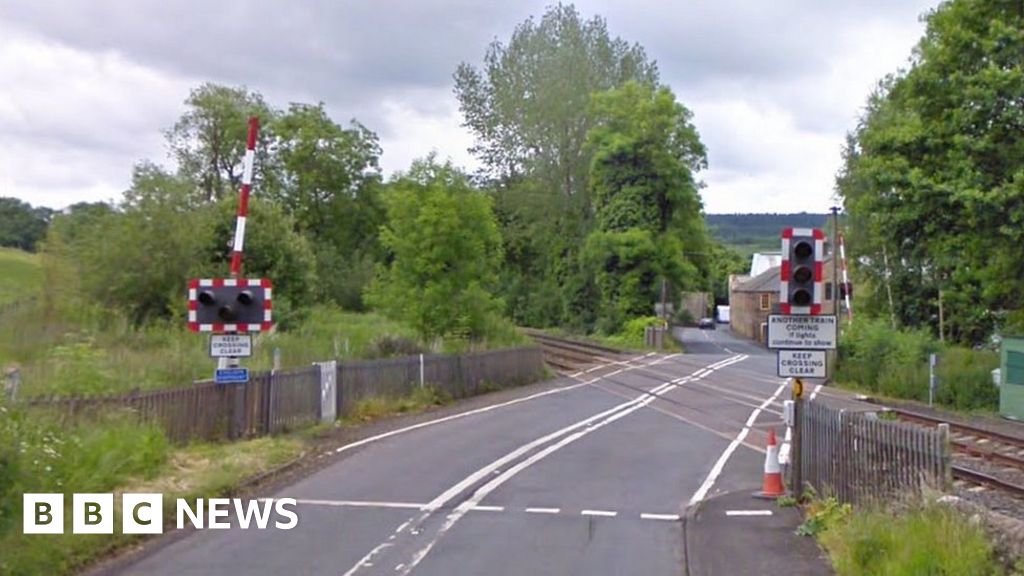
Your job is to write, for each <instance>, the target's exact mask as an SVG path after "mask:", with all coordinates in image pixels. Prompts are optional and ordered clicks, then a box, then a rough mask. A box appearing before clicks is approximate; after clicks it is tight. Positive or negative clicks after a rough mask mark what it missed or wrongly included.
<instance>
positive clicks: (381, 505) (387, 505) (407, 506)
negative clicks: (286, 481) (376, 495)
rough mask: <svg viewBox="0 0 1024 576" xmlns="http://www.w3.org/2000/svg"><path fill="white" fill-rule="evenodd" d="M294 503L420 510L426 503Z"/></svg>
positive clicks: (297, 500) (301, 502)
mask: <svg viewBox="0 0 1024 576" xmlns="http://www.w3.org/2000/svg"><path fill="white" fill-rule="evenodd" d="M295 502H296V504H304V505H307V506H335V507H338V508H346V507H352V508H405V509H412V510H422V509H423V508H424V507H425V506H426V504H418V503H415V502H374V501H372V500H300V499H296V500H295Z"/></svg>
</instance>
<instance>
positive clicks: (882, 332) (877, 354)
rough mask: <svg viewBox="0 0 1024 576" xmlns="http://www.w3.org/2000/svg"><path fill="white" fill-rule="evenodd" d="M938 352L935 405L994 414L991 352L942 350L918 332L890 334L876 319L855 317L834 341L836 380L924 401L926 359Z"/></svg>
mask: <svg viewBox="0 0 1024 576" xmlns="http://www.w3.org/2000/svg"><path fill="white" fill-rule="evenodd" d="M933 352H934V353H938V355H939V367H938V370H937V374H938V378H939V388H938V392H937V394H936V398H935V400H936V402H937V403H939V404H940V405H944V406H948V407H950V408H956V409H958V410H975V409H985V410H995V409H996V407H997V406H998V403H999V390H998V389H997V388H996V387H995V386H993V385H992V376H991V374H990V372H991V370H993V369H994V368H996V367H997V366H998V365H999V357H998V355H997V354H995V353H993V352H991V351H985V350H981V351H978V350H968V349H964V348H959V347H956V346H942V345H940V344H939V343H938V342H937V341H936V340H935V339H934V338H933V337H931V336H930V335H929V334H928V333H927V332H925V331H922V330H916V331H913V330H901V331H897V330H892V329H891V328H889V326H888V325H887V324H886V323H885V322H883V321H881V320H871V319H869V318H858V319H857V321H856V322H854V323H853V324H852V325H850V326H847V327H846V328H845V331H844V333H843V337H842V338H840V340H839V366H838V370H837V373H836V380H838V381H839V382H841V383H844V384H851V385H855V386H858V387H861V388H865V389H867V390H869V391H871V392H877V393H880V394H883V395H886V396H891V397H896V398H909V399H913V400H919V401H925V400H927V399H928V356H929V354H931V353H933Z"/></svg>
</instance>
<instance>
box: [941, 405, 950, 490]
mask: <svg viewBox="0 0 1024 576" xmlns="http://www.w3.org/2000/svg"><path fill="white" fill-rule="evenodd" d="M939 441H940V442H942V489H943V490H949V488H950V487H951V486H952V485H953V468H952V466H951V464H952V460H953V453H952V449H951V448H950V445H949V424H946V423H945V422H943V423H942V424H939Z"/></svg>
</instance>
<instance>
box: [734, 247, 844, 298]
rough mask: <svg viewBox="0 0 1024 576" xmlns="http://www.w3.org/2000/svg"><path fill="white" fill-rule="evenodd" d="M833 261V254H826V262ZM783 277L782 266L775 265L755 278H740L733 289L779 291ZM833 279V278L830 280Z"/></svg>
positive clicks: (741, 290) (739, 290) (737, 290)
mask: <svg viewBox="0 0 1024 576" xmlns="http://www.w3.org/2000/svg"><path fill="white" fill-rule="evenodd" d="M831 261H832V256H831V255H829V256H825V264H826V265H827V264H828V263H829V262H831ZM781 277H782V267H781V266H773V267H771V268H769V269H767V270H765V271H764V272H761V273H760V274H758V275H757V276H754V277H753V278H747V279H744V280H739V281H738V282H737V283H736V285H735V287H733V291H735V292H778V291H779V280H780V278H781ZM829 281H831V280H829Z"/></svg>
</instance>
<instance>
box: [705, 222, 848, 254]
mask: <svg viewBox="0 0 1024 576" xmlns="http://www.w3.org/2000/svg"><path fill="white" fill-rule="evenodd" d="M828 218H829V215H828V214H808V213H807V212H800V213H799V214H707V215H706V216H705V220H706V221H707V224H708V230H709V231H710V232H711V236H712V237H713V238H715V239H716V240H718V241H720V242H722V243H723V244H727V245H729V246H732V247H733V248H736V249H737V250H738V251H739V252H740V253H742V254H743V255H749V254H752V253H754V252H778V251H779V234H780V233H781V232H782V229H783V228H789V227H794V228H825V223H826V222H827V221H828Z"/></svg>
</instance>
